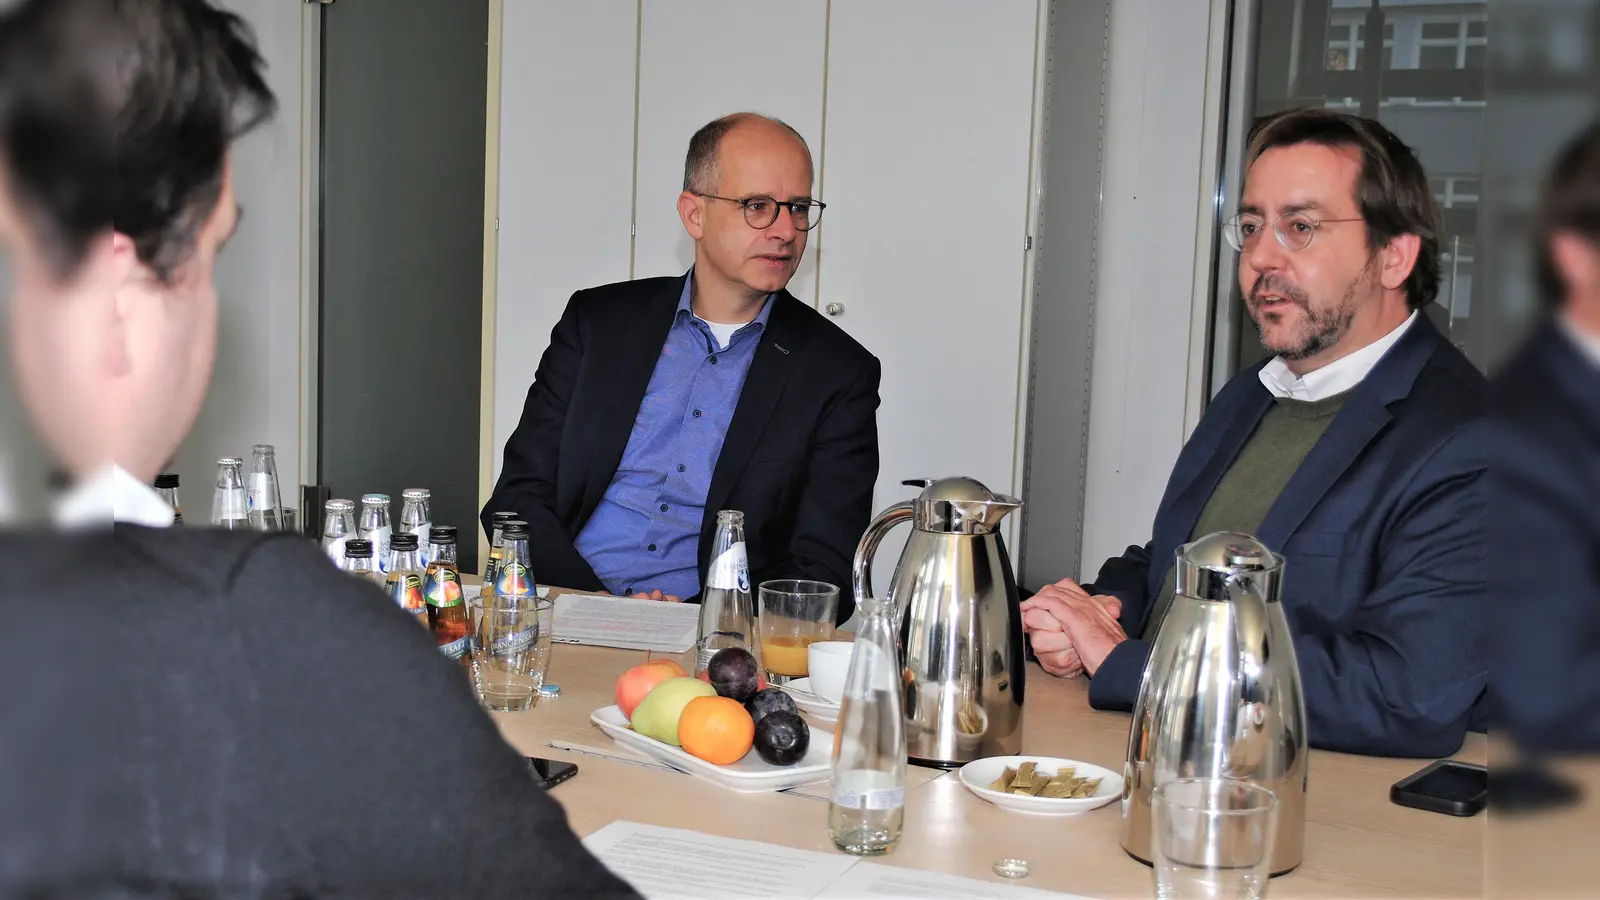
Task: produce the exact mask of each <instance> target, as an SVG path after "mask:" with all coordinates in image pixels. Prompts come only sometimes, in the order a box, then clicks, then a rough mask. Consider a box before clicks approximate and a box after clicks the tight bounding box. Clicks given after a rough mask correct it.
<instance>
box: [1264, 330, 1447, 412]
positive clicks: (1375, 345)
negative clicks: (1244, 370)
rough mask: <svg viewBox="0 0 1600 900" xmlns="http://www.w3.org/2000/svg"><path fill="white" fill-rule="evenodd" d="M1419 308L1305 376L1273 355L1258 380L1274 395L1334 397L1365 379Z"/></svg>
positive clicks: (1317, 397) (1399, 336)
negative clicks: (1353, 350) (1350, 352)
mask: <svg viewBox="0 0 1600 900" xmlns="http://www.w3.org/2000/svg"><path fill="white" fill-rule="evenodd" d="M1419 314H1420V311H1419V310H1412V311H1411V315H1410V316H1407V317H1406V320H1405V321H1404V322H1401V323H1400V324H1399V325H1398V326H1396V328H1395V329H1394V330H1393V331H1391V332H1389V333H1388V334H1386V335H1384V336H1383V337H1381V338H1378V339H1377V340H1375V341H1373V342H1372V343H1370V344H1368V345H1366V346H1365V347H1362V348H1361V349H1360V350H1357V351H1356V352H1354V353H1352V354H1350V355H1349V356H1345V357H1342V358H1340V359H1336V360H1334V361H1333V362H1331V363H1328V364H1327V365H1325V366H1323V367H1322V368H1320V369H1316V370H1314V371H1311V372H1307V373H1306V374H1304V375H1298V376H1297V375H1295V374H1294V373H1293V372H1291V371H1289V364H1288V363H1286V362H1284V360H1283V357H1281V356H1276V357H1273V359H1272V362H1269V363H1267V364H1266V365H1265V366H1262V367H1261V383H1262V384H1264V385H1266V388H1267V390H1269V391H1271V392H1272V396H1274V397H1287V398H1289V399H1290V400H1307V401H1316V400H1326V399H1327V398H1329V397H1333V396H1337V395H1339V394H1342V393H1344V392H1345V391H1348V390H1350V389H1351V388H1353V387H1355V386H1356V385H1358V384H1360V383H1361V381H1362V379H1364V378H1366V377H1367V375H1368V373H1370V372H1371V371H1372V369H1373V367H1374V366H1376V365H1377V364H1378V360H1380V359H1382V358H1383V355H1384V354H1385V353H1387V352H1389V348H1390V347H1393V346H1394V345H1395V344H1397V343H1399V341H1400V338H1401V337H1403V336H1404V335H1405V333H1406V329H1408V328H1410V327H1411V323H1413V322H1415V321H1416V320H1417V316H1418V315H1419Z"/></svg>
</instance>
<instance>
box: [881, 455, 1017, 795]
mask: <svg viewBox="0 0 1600 900" xmlns="http://www.w3.org/2000/svg"><path fill="white" fill-rule="evenodd" d="M906 484H907V485H912V486H915V487H920V488H922V489H923V490H922V493H921V495H919V496H918V497H917V499H915V500H911V501H908V502H905V503H897V504H895V505H894V506H891V507H889V508H888V509H886V510H884V511H883V512H882V513H880V514H879V515H878V517H877V518H876V519H874V520H873V522H872V525H871V526H870V527H868V528H867V532H866V534H865V535H863V536H862V538H861V544H860V545H859V546H858V547H857V548H856V557H855V573H854V574H855V591H856V596H857V597H871V596H873V594H872V581H871V570H872V558H873V555H874V554H875V553H876V552H877V550H878V544H879V543H880V542H881V541H882V540H883V537H884V535H885V534H887V533H888V532H889V530H890V529H891V528H893V527H894V526H895V525H897V524H899V523H900V522H904V521H907V520H909V521H910V522H911V536H910V538H908V539H907V541H906V546H905V550H904V551H902V552H901V554H900V562H899V565H898V566H897V567H896V568H895V572H894V583H893V585H892V586H891V587H890V588H889V594H888V596H889V598H890V599H892V600H893V601H894V602H895V607H896V614H897V615H898V616H899V620H900V647H901V653H902V661H903V668H902V671H901V685H902V691H903V693H902V695H901V700H902V704H901V705H902V708H903V709H904V711H905V726H906V751H907V755H908V756H909V757H910V759H911V761H912V762H915V763H919V764H921V765H928V766H946V767H949V766H958V765H961V764H963V763H967V762H971V761H972V760H974V759H979V758H982V757H985V756H1010V755H1014V754H1016V753H1018V752H1020V751H1021V747H1022V687H1023V678H1024V672H1023V653H1022V613H1021V611H1020V609H1019V605H1018V598H1017V581H1016V576H1015V575H1014V574H1013V572H1012V570H1011V559H1010V557H1008V556H1007V555H1006V547H1005V542H1004V541H1002V540H1001V539H1000V533H999V527H1000V522H1001V520H1002V519H1004V518H1005V517H1006V516H1007V515H1009V514H1010V513H1012V512H1014V511H1015V510H1017V509H1020V508H1021V507H1022V502H1021V501H1020V500H1017V499H1016V498H1014V497H1006V496H1002V495H998V494H995V493H993V492H992V491H990V490H989V489H988V488H986V487H984V486H983V485H982V484H980V483H978V482H977V481H974V480H972V479H971V478H944V479H940V480H938V481H928V480H919V481H908V482H906Z"/></svg>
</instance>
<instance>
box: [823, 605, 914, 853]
mask: <svg viewBox="0 0 1600 900" xmlns="http://www.w3.org/2000/svg"><path fill="white" fill-rule="evenodd" d="M857 610H858V611H859V612H860V614H861V617H862V618H861V624H860V626H859V627H858V628H857V629H856V639H855V649H854V650H852V651H851V653H850V670H849V673H848V674H846V675H845V681H844V696H843V698H842V699H841V700H840V702H839V721H838V724H837V725H835V726H834V729H835V731H834V733H835V738H834V742H833V789H832V790H833V793H832V797H831V799H830V800H829V803H828V835H829V836H830V837H832V838H833V844H834V846H835V847H838V848H839V849H840V850H843V851H844V852H846V853H851V854H855V855H857V856H881V855H883V854H885V853H890V852H892V851H893V850H894V848H895V846H896V845H898V844H899V843H900V836H901V835H902V834H903V833H904V832H905V822H906V732H905V719H904V718H903V717H902V716H901V706H900V688H901V682H900V650H899V637H898V634H899V627H898V624H897V623H896V621H895V618H896V617H895V604H894V601H893V600H890V599H888V598H882V599H870V598H869V599H863V600H860V601H858V606H857Z"/></svg>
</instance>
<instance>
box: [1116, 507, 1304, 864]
mask: <svg viewBox="0 0 1600 900" xmlns="http://www.w3.org/2000/svg"><path fill="white" fill-rule="evenodd" d="M1283 562H1284V561H1283V557H1282V556H1279V555H1277V554H1275V553H1273V552H1272V551H1271V550H1268V549H1267V548H1266V547H1265V546H1264V545H1262V543H1261V542H1260V541H1258V540H1256V539H1255V538H1253V537H1251V536H1250V535H1248V534H1238V533H1235V532H1226V531H1224V532H1218V533H1216V534H1210V535H1206V536H1205V537H1203V538H1200V539H1199V540H1197V541H1194V542H1193V543H1189V544H1185V545H1183V546H1182V547H1179V548H1178V550H1177V573H1176V579H1175V583H1176V591H1175V596H1174V597H1173V600H1172V607H1171V610H1170V611H1169V612H1168V613H1167V616H1166V619H1165V620H1164V621H1162V623H1161V625H1160V628H1159V629H1158V630H1157V632H1156V640H1155V646H1154V647H1153V648H1152V649H1151V652H1150V660H1149V662H1148V663H1146V665H1145V670H1144V681H1143V684H1142V685H1141V686H1140V688H1139V702H1138V704H1137V705H1136V706H1135V707H1134V709H1133V724H1132V727H1131V729H1130V731H1129V735H1128V760H1127V763H1126V765H1125V767H1124V769H1123V775H1124V777H1125V779H1126V782H1127V783H1126V787H1125V788H1124V790H1123V795H1122V847H1123V849H1124V850H1126V851H1127V852H1128V853H1129V854H1130V855H1132V856H1134V857H1135V858H1137V859H1140V860H1142V861H1144V862H1147V863H1148V862H1151V861H1152V858H1153V857H1152V852H1151V848H1150V840H1151V834H1150V792H1151V791H1152V790H1153V789H1154V788H1155V786H1156V785H1158V784H1161V783H1163V782H1165V781H1168V780H1170V779H1173V778H1206V777H1211V778H1220V777H1228V778H1239V779H1244V780H1248V781H1250V782H1252V783H1255V784H1258V785H1261V786H1262V787H1265V788H1267V789H1268V790H1271V791H1272V792H1273V793H1274V794H1275V795H1277V798H1278V832H1277V837H1276V841H1275V845H1274V849H1273V853H1272V874H1274V875H1281V874H1283V873H1284V872H1287V871H1289V870H1290V869H1293V868H1294V867H1295V866H1297V865H1299V864H1300V853H1301V849H1302V845H1303V843H1304V839H1305V824H1306V765H1307V749H1306V710H1305V697H1304V695H1303V693H1302V692H1301V687H1300V666H1299V663H1297V662H1296V660H1295V652H1294V641H1293V640H1292V638H1291V636H1290V634H1289V623H1288V620H1287V619H1286V618H1285V617H1284V614H1283V604H1282V603H1281V602H1279V600H1280V592H1281V590H1282V586H1283Z"/></svg>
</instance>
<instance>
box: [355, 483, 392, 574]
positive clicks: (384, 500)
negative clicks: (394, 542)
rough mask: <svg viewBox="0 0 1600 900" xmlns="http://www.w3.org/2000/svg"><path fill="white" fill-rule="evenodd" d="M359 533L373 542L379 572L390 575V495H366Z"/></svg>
mask: <svg viewBox="0 0 1600 900" xmlns="http://www.w3.org/2000/svg"><path fill="white" fill-rule="evenodd" d="M358 530H359V532H360V534H361V536H362V537H364V538H366V539H367V540H369V541H371V542H372V558H373V559H374V560H375V561H376V562H377V568H378V571H379V572H380V573H382V574H384V575H387V574H389V535H390V534H391V532H392V529H391V528H390V527H389V495H388V494H366V495H364V496H362V498H361V524H360V527H359V529H358Z"/></svg>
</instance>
